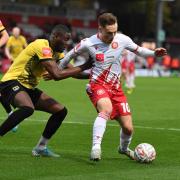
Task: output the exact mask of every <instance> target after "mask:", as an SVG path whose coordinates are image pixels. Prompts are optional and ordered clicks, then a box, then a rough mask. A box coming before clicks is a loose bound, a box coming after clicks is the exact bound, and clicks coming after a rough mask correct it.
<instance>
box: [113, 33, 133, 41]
mask: <svg viewBox="0 0 180 180" xmlns="http://www.w3.org/2000/svg"><path fill="white" fill-rule="evenodd" d="M116 38H117V39H123V40H128V39H130V37H129V36H127V35H125V34H123V33H119V32H118V33H117V34H116Z"/></svg>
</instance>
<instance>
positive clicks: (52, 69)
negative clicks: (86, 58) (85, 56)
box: [41, 60, 89, 80]
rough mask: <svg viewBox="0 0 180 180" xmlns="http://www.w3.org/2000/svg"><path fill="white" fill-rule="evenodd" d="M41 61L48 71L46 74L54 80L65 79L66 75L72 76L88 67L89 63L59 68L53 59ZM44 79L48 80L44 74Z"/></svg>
mask: <svg viewBox="0 0 180 180" xmlns="http://www.w3.org/2000/svg"><path fill="white" fill-rule="evenodd" d="M41 63H42V65H43V66H44V68H45V69H46V71H47V72H48V73H49V75H47V76H50V77H51V78H52V79H54V80H61V79H65V78H68V77H72V76H74V75H77V74H78V73H80V72H82V71H84V70H85V69H87V68H89V64H88V63H86V64H83V65H81V66H77V67H73V68H68V69H64V70H60V69H59V68H58V66H57V64H56V62H54V61H51V60H49V61H42V62H41ZM44 79H45V80H48V78H46V77H45V76H44Z"/></svg>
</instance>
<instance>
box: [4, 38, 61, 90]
mask: <svg viewBox="0 0 180 180" xmlns="http://www.w3.org/2000/svg"><path fill="white" fill-rule="evenodd" d="M63 57H64V53H56V52H53V51H52V49H51V48H50V46H49V42H48V40H46V39H37V40H35V41H33V42H32V43H30V44H29V45H28V46H27V47H26V48H25V49H24V50H23V51H22V52H21V53H20V54H19V56H18V57H17V58H16V59H15V60H14V62H13V64H12V65H11V67H10V68H9V70H8V71H7V72H6V74H5V75H4V76H3V78H2V79H1V81H2V82H4V81H9V80H18V81H19V82H20V83H21V84H22V85H23V86H25V87H27V88H30V89H32V88H34V87H35V86H37V85H38V83H39V81H40V79H41V77H42V74H43V73H44V72H45V68H44V67H43V66H42V64H41V63H40V62H41V61H46V60H58V59H62V58H63Z"/></svg>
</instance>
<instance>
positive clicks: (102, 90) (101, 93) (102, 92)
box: [97, 89, 105, 95]
mask: <svg viewBox="0 0 180 180" xmlns="http://www.w3.org/2000/svg"><path fill="white" fill-rule="evenodd" d="M104 93H105V91H104V89H99V90H98V91H97V95H103V94H104Z"/></svg>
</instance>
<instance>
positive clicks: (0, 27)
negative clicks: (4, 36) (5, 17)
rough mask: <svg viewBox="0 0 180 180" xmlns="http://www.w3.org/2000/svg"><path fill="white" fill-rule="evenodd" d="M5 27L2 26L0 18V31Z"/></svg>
mask: <svg viewBox="0 0 180 180" xmlns="http://www.w3.org/2000/svg"><path fill="white" fill-rule="evenodd" d="M4 29H5V27H4V26H3V24H2V22H1V20H0V32H1V31H3V30H4Z"/></svg>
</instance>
